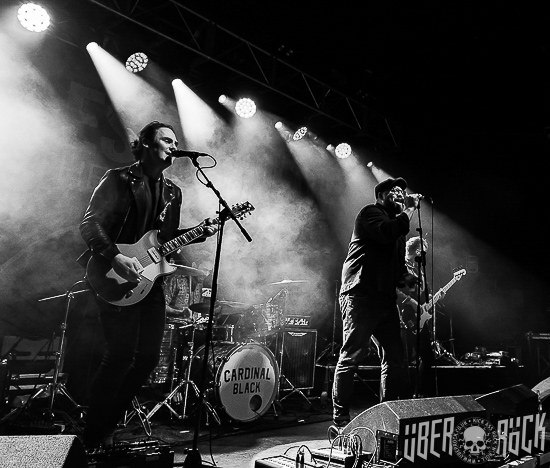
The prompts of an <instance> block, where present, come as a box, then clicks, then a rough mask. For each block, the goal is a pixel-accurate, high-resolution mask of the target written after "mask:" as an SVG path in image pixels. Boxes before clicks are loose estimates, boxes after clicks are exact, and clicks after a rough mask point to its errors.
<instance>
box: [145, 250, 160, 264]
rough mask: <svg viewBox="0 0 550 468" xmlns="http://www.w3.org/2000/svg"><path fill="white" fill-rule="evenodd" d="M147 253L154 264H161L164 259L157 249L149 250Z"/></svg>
mask: <svg viewBox="0 0 550 468" xmlns="http://www.w3.org/2000/svg"><path fill="white" fill-rule="evenodd" d="M147 253H148V254H149V257H151V260H153V263H159V262H160V261H161V259H162V256H161V255H160V253H159V251H158V249H157V248H156V247H151V248H150V249H149V250H147Z"/></svg>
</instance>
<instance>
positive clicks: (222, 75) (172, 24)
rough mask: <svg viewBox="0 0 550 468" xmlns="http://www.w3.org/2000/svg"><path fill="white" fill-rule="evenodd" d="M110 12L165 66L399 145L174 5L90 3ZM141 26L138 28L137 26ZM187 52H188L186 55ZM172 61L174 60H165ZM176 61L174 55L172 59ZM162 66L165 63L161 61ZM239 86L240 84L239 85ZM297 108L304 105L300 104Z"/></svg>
mask: <svg viewBox="0 0 550 468" xmlns="http://www.w3.org/2000/svg"><path fill="white" fill-rule="evenodd" d="M88 2H89V3H90V4H92V5H95V6H97V7H100V8H102V9H104V10H106V11H108V12H109V13H110V14H112V17H113V19H114V20H113V21H111V22H109V23H108V25H107V28H108V30H109V32H110V33H111V34H112V33H114V34H116V33H117V32H119V33H120V34H123V33H127V31H128V30H129V29H132V30H133V31H134V34H133V36H136V34H135V31H137V32H138V34H137V36H138V37H140V39H141V42H142V43H144V44H146V46H147V52H148V53H155V51H156V52H157V53H158V55H159V57H156V60H157V61H159V62H160V63H161V64H162V65H163V67H167V69H170V68H171V69H172V70H173V71H174V70H177V71H178V72H180V73H183V74H184V75H185V76H186V77H193V76H194V77H195V78H198V79H197V81H200V79H202V80H206V82H210V83H212V82H213V81H215V80H217V81H218V82H220V81H222V80H224V81H222V83H223V84H222V86H221V88H222V89H227V86H230V84H231V83H232V82H233V83H237V82H238V81H239V79H240V78H245V79H246V80H247V82H248V84H253V85H255V86H256V88H258V89H259V90H260V92H265V93H276V94H277V95H278V96H279V98H281V97H282V98H284V99H277V100H276V102H277V104H276V105H274V109H266V110H268V111H271V112H274V113H277V114H279V113H280V114H281V115H282V116H284V115H292V116H293V117H292V118H291V120H292V119H294V118H296V119H298V118H299V119H301V120H300V121H301V122H303V120H302V119H304V118H306V117H305V116H307V118H308V119H311V120H312V121H313V120H315V122H316V123H317V124H318V125H319V126H321V127H323V125H324V126H325V128H321V129H319V131H317V133H320V131H323V130H327V131H332V132H333V133H339V134H342V135H343V134H348V135H350V134H351V135H350V136H352V138H360V139H365V137H366V138H367V139H369V140H370V142H371V143H377V144H382V145H384V147H385V148H386V149H390V150H391V149H393V150H395V149H396V148H398V146H399V145H398V141H397V138H396V136H395V134H394V132H393V131H392V129H391V127H390V125H389V123H388V121H387V119H386V118H385V117H384V116H383V115H382V114H381V113H379V112H377V111H375V110H373V109H371V108H369V107H367V106H366V105H365V103H363V102H362V101H360V100H358V99H355V98H352V97H350V96H349V95H347V94H345V93H344V92H341V91H339V90H337V89H335V88H334V87H332V86H330V85H328V84H327V83H324V82H323V81H321V80H319V79H316V78H315V77H313V76H311V75H309V74H307V73H305V72H304V71H302V70H299V69H298V68H296V67H294V66H292V65H290V64H289V63H287V62H286V61H285V60H283V58H282V57H280V56H278V55H277V54H274V53H270V52H267V51H266V50H263V49H261V48H260V47H257V46H256V45H254V44H252V43H251V42H249V41H247V40H245V39H243V38H241V37H239V36H237V35H236V34H234V33H232V32H231V31H229V30H227V29H225V28H223V27H222V26H220V25H219V24H216V23H214V22H213V21H211V20H209V19H208V18H206V17H204V16H202V15H200V14H198V13H196V12H194V11H193V10H191V9H190V8H188V7H187V6H185V5H183V4H182V3H181V2H179V1H176V0H162V1H161V0H88ZM136 27H137V28H136ZM186 54H187V55H186ZM168 57H171V58H168ZM174 57H175V58H174ZM163 61H164V63H163ZM241 81H242V80H241ZM296 105H297V106H298V107H299V108H300V109H299V110H298V108H297V107H296Z"/></svg>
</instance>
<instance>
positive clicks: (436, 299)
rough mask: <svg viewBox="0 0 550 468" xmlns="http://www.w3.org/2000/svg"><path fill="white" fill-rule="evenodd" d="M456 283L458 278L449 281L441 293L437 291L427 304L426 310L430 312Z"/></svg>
mask: <svg viewBox="0 0 550 468" xmlns="http://www.w3.org/2000/svg"><path fill="white" fill-rule="evenodd" d="M455 283H456V278H453V279H452V280H451V281H449V282H448V283H447V284H446V285H445V286H443V287H442V288H441V289H440V290H439V291H437V292H436V293H435V294H434V295H433V297H432V298H431V299H430V301H429V302H428V303H427V304H426V310H430V309H431V308H432V307H433V305H434V304H435V303H436V302H437V301H439V299H441V296H442V295H443V294H445V293H446V292H447V291H448V290H449V289H450V288H451V286H452V285H453V284H455Z"/></svg>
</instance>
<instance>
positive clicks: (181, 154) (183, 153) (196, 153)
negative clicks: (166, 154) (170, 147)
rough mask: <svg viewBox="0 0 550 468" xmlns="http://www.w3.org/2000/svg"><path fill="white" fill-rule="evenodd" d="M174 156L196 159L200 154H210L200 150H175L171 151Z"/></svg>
mask: <svg viewBox="0 0 550 468" xmlns="http://www.w3.org/2000/svg"><path fill="white" fill-rule="evenodd" d="M170 156H172V157H173V158H191V159H196V158H198V157H199V156H209V154H208V153H200V152H199V151H187V150H174V151H172V152H171V153H170Z"/></svg>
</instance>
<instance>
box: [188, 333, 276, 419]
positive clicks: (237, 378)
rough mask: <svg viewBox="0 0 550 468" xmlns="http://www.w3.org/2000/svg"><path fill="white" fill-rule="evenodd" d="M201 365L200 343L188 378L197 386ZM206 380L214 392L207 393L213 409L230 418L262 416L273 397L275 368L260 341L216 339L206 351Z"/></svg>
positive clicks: (268, 351) (268, 352)
mask: <svg viewBox="0 0 550 468" xmlns="http://www.w3.org/2000/svg"><path fill="white" fill-rule="evenodd" d="M203 367H204V346H202V347H201V348H200V349H199V350H198V351H197V353H196V354H195V355H194V356H193V362H192V364H191V374H190V375H191V380H193V381H194V382H195V383H196V384H197V385H199V386H200V376H201V375H202V370H203ZM207 382H214V392H207V393H209V394H210V398H212V399H213V400H214V401H213V402H212V406H214V408H215V409H216V410H218V411H221V412H222V413H225V414H226V415H227V417H228V418H229V420H230V421H232V422H233V421H237V422H249V421H253V420H255V419H257V418H259V417H260V416H262V415H263V414H264V413H265V412H266V411H267V410H268V409H269V407H270V405H271V404H272V403H273V401H274V400H275V397H276V395H277V389H278V386H279V369H278V367H277V363H276V361H275V356H274V355H273V353H272V352H271V351H270V350H269V349H268V348H267V347H266V346H264V345H261V344H259V343H240V344H232V343H218V344H215V345H214V346H213V350H212V352H209V353H208V375H207ZM190 396H191V395H190Z"/></svg>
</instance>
